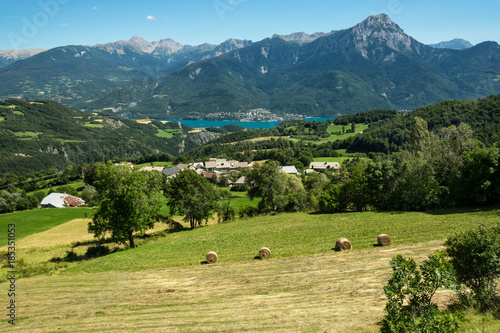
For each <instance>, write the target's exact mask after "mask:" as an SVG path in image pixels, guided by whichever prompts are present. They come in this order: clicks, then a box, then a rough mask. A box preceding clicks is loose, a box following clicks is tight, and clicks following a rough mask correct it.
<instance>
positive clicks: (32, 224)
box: [0, 208, 92, 246]
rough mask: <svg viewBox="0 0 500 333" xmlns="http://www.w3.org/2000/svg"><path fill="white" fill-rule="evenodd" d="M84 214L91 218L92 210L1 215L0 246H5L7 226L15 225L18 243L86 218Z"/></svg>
mask: <svg viewBox="0 0 500 333" xmlns="http://www.w3.org/2000/svg"><path fill="white" fill-rule="evenodd" d="M85 214H87V216H89V217H90V216H92V210H91V209H89V208H59V209H55V208H54V209H50V208H47V209H33V210H28V211H22V212H15V213H10V214H1V215H0V230H1V231H2V232H0V244H2V246H3V245H7V234H8V232H7V230H8V227H9V224H15V225H16V226H15V229H16V232H15V239H16V241H19V240H21V239H23V238H24V237H27V236H29V235H33V234H36V233H39V232H43V231H46V230H49V229H51V228H53V227H55V226H58V225H60V224H63V223H66V222H69V221H71V220H74V219H83V218H86V217H85Z"/></svg>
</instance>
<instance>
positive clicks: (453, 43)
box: [429, 38, 474, 50]
mask: <svg viewBox="0 0 500 333" xmlns="http://www.w3.org/2000/svg"><path fill="white" fill-rule="evenodd" d="M429 46H430V47H434V48H436V49H452V50H465V49H468V48H470V47H473V46H474V45H472V44H471V42H469V41H466V40H465V39H460V38H455V39H453V40H450V41H447V42H441V43H438V44H431V45H429Z"/></svg>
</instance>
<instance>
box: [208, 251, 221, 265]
mask: <svg viewBox="0 0 500 333" xmlns="http://www.w3.org/2000/svg"><path fill="white" fill-rule="evenodd" d="M218 259H219V257H218V256H217V253H215V252H214V251H210V252H208V253H207V262H208V263H209V264H215V263H216V262H217V260H218Z"/></svg>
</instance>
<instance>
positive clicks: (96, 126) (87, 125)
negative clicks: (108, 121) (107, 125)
mask: <svg viewBox="0 0 500 333" xmlns="http://www.w3.org/2000/svg"><path fill="white" fill-rule="evenodd" d="M83 126H85V127H90V128H103V127H104V125H103V124H91V123H85V124H84V125H83Z"/></svg>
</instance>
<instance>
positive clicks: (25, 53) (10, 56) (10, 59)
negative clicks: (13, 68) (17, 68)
mask: <svg viewBox="0 0 500 333" xmlns="http://www.w3.org/2000/svg"><path fill="white" fill-rule="evenodd" d="M44 51H47V49H26V50H3V51H2V50H0V68H2V67H5V66H8V65H10V64H13V63H15V62H16V61H19V60H23V59H26V58H29V57H32V56H34V55H35V54H38V53H41V52H44Z"/></svg>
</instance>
